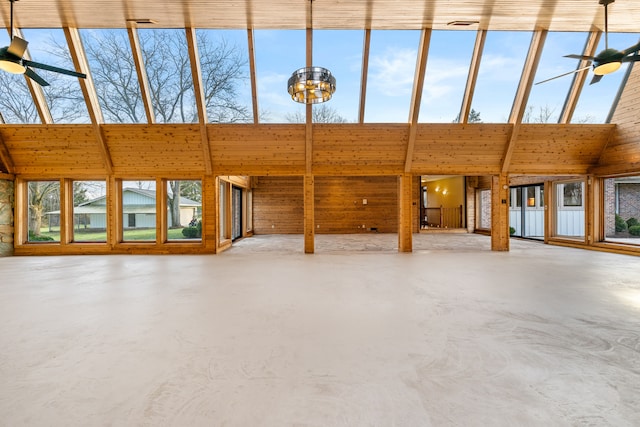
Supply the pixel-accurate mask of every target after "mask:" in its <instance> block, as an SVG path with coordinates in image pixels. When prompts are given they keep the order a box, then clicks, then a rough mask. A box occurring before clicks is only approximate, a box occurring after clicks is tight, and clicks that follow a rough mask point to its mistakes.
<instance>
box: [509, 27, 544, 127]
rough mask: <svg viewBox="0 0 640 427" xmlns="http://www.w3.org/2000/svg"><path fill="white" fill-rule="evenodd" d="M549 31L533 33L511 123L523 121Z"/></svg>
mask: <svg viewBox="0 0 640 427" xmlns="http://www.w3.org/2000/svg"><path fill="white" fill-rule="evenodd" d="M547 34H548V31H546V30H539V31H536V32H535V33H533V37H532V38H531V44H530V45H529V53H528V54H527V59H526V61H525V63H524V67H523V69H522V76H521V77H520V84H519V85H518V91H517V92H516V97H515V99H514V101H513V106H512V107H511V114H510V116H509V123H514V124H517V123H521V122H522V117H523V116H524V112H525V109H526V107H527V102H528V101H529V94H530V93H531V87H532V86H533V79H534V77H535V75H536V70H537V69H538V64H539V63H540V57H541V56H542V48H543V47H544V42H545V41H546V39H547Z"/></svg>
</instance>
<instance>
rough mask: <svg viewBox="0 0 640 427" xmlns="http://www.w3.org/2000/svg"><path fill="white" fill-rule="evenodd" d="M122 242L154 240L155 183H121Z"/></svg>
mask: <svg viewBox="0 0 640 427" xmlns="http://www.w3.org/2000/svg"><path fill="white" fill-rule="evenodd" d="M121 206H122V240H123V241H125V242H127V241H155V240H156V182H155V181H122V202H121Z"/></svg>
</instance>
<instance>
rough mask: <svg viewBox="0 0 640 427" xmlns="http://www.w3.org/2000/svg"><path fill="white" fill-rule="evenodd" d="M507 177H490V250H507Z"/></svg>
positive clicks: (503, 175)
mask: <svg viewBox="0 0 640 427" xmlns="http://www.w3.org/2000/svg"><path fill="white" fill-rule="evenodd" d="M508 183H509V179H508V177H507V175H505V174H500V175H494V176H492V177H491V250H492V251H508V250H509V184H508Z"/></svg>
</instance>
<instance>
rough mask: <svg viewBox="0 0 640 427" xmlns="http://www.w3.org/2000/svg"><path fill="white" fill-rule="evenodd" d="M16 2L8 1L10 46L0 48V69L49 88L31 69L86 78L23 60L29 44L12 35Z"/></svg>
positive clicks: (75, 73)
mask: <svg viewBox="0 0 640 427" xmlns="http://www.w3.org/2000/svg"><path fill="white" fill-rule="evenodd" d="M16 1H18V0H9V2H10V3H11V44H10V45H9V46H6V47H3V48H0V69H2V70H5V71H7V72H9V73H13V74H24V75H26V76H27V77H29V78H30V79H31V80H33V81H35V82H36V83H38V84H39V85H40V86H49V83H47V81H46V80H45V79H43V78H42V77H40V76H39V75H37V74H36V73H35V71H33V70H32V69H31V68H40V69H42V70H48V71H53V72H54V73H61V74H66V75H69V76H74V77H80V78H83V79H84V78H86V77H87V75H86V74H83V73H77V72H75V71H71V70H65V69H62V68H58V67H54V66H52V65H47V64H41V63H39V62H35V61H31V60H29V59H25V58H23V56H24V53H25V52H26V50H27V45H28V44H29V42H28V41H26V40H23V39H21V38H20V37H18V36H16V35H14V34H13V3H14V2H16Z"/></svg>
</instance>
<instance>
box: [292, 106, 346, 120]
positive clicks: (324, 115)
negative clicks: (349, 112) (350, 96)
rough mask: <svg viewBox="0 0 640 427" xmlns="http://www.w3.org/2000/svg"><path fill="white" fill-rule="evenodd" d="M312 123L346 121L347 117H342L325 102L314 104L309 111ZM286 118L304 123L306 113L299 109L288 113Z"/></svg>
mask: <svg viewBox="0 0 640 427" xmlns="http://www.w3.org/2000/svg"><path fill="white" fill-rule="evenodd" d="M311 114H312V115H311V117H312V120H313V123H347V122H348V121H347V119H345V118H344V117H342V116H341V115H340V113H338V111H336V110H335V109H334V108H331V107H330V106H329V105H327V104H322V105H314V106H313V110H312V113H311ZM286 119H287V121H288V122H289V123H305V122H306V121H307V118H306V115H305V114H304V113H303V112H301V111H296V112H295V113H288V114H287V115H286Z"/></svg>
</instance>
